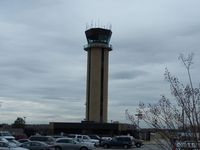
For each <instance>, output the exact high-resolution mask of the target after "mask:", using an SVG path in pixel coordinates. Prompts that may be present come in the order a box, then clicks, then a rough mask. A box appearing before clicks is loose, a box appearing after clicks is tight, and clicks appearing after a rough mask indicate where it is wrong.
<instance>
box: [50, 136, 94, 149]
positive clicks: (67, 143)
mask: <svg viewBox="0 0 200 150" xmlns="http://www.w3.org/2000/svg"><path fill="white" fill-rule="evenodd" d="M54 146H55V150H69V149H70V150H93V149H95V146H94V145H92V144H87V143H82V142H78V141H75V140H74V139H72V138H58V139H56V142H55V145H54Z"/></svg>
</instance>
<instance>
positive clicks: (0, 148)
mask: <svg viewBox="0 0 200 150" xmlns="http://www.w3.org/2000/svg"><path fill="white" fill-rule="evenodd" d="M0 150H28V149H26V148H22V147H17V146H14V145H12V144H10V143H9V142H4V141H0Z"/></svg>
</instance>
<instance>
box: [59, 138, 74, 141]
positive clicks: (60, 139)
mask: <svg viewBox="0 0 200 150" xmlns="http://www.w3.org/2000/svg"><path fill="white" fill-rule="evenodd" d="M65 139H68V140H73V138H69V137H63V138H57V139H56V141H58V140H65Z"/></svg>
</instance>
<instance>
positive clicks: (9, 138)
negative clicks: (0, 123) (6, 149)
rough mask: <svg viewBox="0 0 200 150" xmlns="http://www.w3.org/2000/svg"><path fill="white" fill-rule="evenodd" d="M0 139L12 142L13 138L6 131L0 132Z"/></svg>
mask: <svg viewBox="0 0 200 150" xmlns="http://www.w3.org/2000/svg"><path fill="white" fill-rule="evenodd" d="M0 137H2V138H5V139H6V140H14V139H15V137H14V136H12V134H11V133H10V132H8V131H0Z"/></svg>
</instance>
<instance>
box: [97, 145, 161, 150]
mask: <svg viewBox="0 0 200 150" xmlns="http://www.w3.org/2000/svg"><path fill="white" fill-rule="evenodd" d="M97 150H124V148H112V149H104V148H97ZM128 150H160V148H157V147H156V145H155V144H145V145H143V146H142V147H140V148H137V147H132V148H129V149H128Z"/></svg>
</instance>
